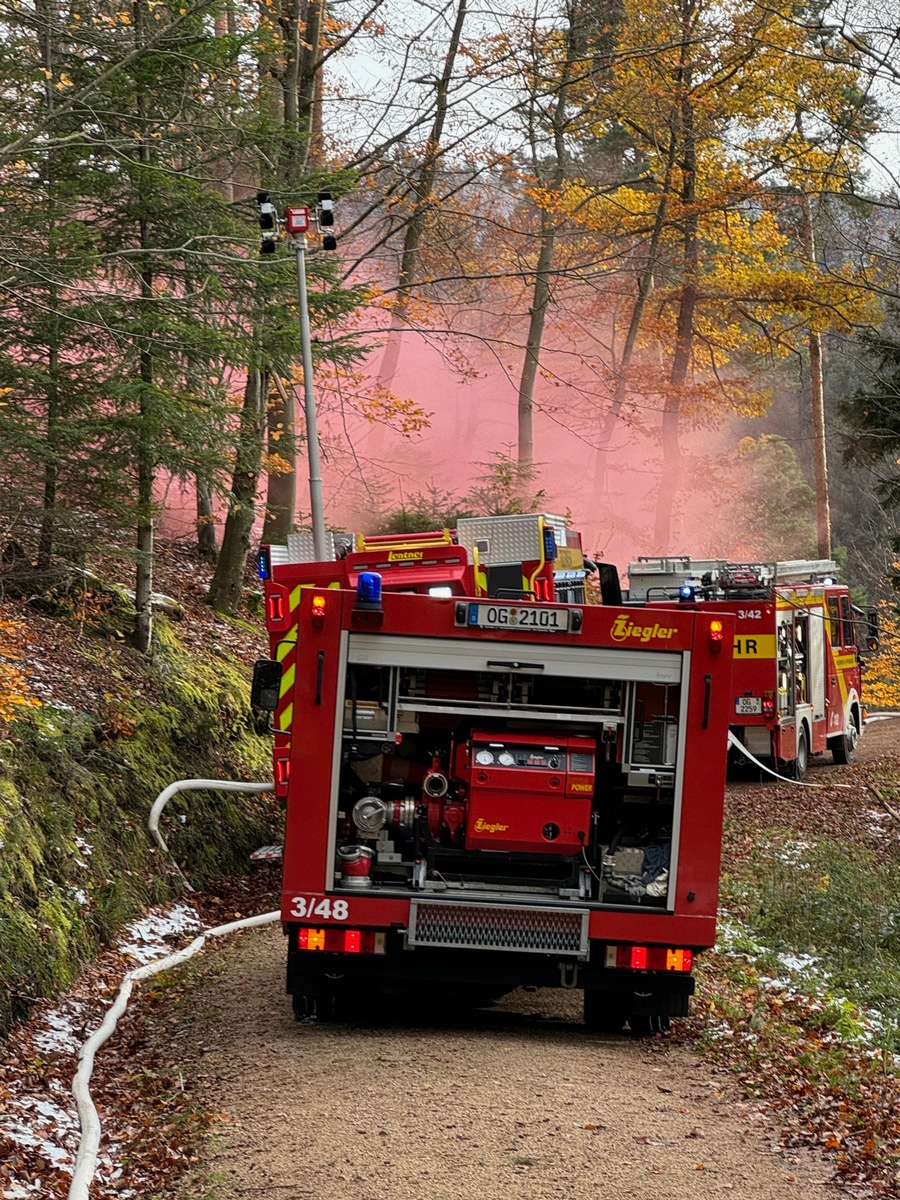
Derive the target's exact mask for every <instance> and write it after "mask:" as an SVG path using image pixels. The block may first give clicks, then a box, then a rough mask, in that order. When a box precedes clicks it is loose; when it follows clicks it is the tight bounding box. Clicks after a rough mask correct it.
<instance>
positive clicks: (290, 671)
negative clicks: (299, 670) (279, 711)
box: [278, 663, 295, 700]
mask: <svg viewBox="0 0 900 1200" xmlns="http://www.w3.org/2000/svg"><path fill="white" fill-rule="evenodd" d="M294 671H295V668H294V664H293V663H291V665H290V666H289V667H287V668H286V669H285V670H284V671H283V672H282V674H281V691H280V692H279V693H278V698H279V700H280V699H281V697H282V696H286V695H287V693H288V692H289V691H290V690H291V688H292V687H293V686H294Z"/></svg>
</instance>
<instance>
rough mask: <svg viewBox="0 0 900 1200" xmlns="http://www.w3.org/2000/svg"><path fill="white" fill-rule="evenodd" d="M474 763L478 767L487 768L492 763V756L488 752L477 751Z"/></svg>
mask: <svg viewBox="0 0 900 1200" xmlns="http://www.w3.org/2000/svg"><path fill="white" fill-rule="evenodd" d="M475 761H476V762H477V763H478V765H479V767H489V766H490V765H491V763H492V762H493V761H494V756H493V754H492V753H491V752H490V750H479V751H478V753H477V754H476V755H475Z"/></svg>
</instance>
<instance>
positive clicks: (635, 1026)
mask: <svg viewBox="0 0 900 1200" xmlns="http://www.w3.org/2000/svg"><path fill="white" fill-rule="evenodd" d="M628 1028H629V1029H630V1030H631V1036H632V1037H636V1038H645V1037H653V1035H654V1034H655V1033H668V1032H669V1018H668V1017H665V1016H662V1015H660V1014H658V1013H654V1014H652V1015H647V1014H646V1013H640V1014H635V1013H632V1015H631V1016H630V1017H629V1018H628Z"/></svg>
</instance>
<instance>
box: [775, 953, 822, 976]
mask: <svg viewBox="0 0 900 1200" xmlns="http://www.w3.org/2000/svg"><path fill="white" fill-rule="evenodd" d="M778 961H779V962H780V963H783V965H784V966H785V967H787V969H788V970H789V971H802V972H804V973H806V972H808V971H811V970H812V969H813V968H814V967H816V966H818V964H819V963H820V962H821V959H818V958H815V957H814V956H813V955H812V954H779V955H778ZM817 974H819V975H823V974H824V973H823V972H821V971H818V972H817Z"/></svg>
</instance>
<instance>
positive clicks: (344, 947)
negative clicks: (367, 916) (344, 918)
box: [297, 925, 376, 954]
mask: <svg viewBox="0 0 900 1200" xmlns="http://www.w3.org/2000/svg"><path fill="white" fill-rule="evenodd" d="M375 936H376V935H375V931H374V930H372V929H343V928H342V927H341V926H339V925H326V926H324V927H322V928H318V929H316V928H310V927H308V926H305V925H304V926H303V927H302V928H300V929H298V930H297V949H298V950H325V951H329V952H330V953H332V954H374V953H375V952H376V950H375Z"/></svg>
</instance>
